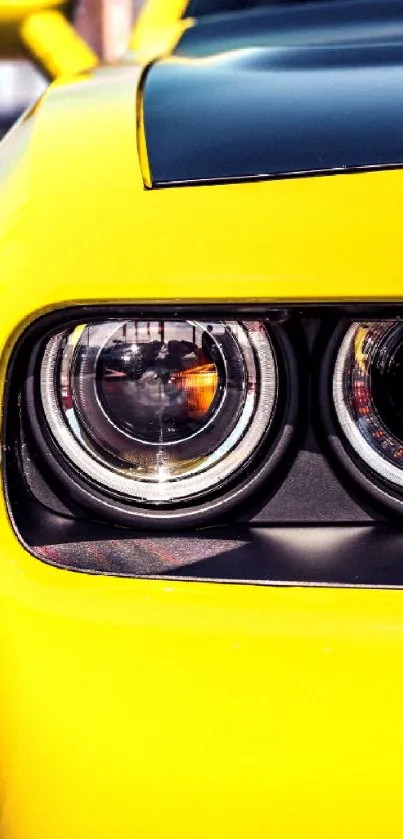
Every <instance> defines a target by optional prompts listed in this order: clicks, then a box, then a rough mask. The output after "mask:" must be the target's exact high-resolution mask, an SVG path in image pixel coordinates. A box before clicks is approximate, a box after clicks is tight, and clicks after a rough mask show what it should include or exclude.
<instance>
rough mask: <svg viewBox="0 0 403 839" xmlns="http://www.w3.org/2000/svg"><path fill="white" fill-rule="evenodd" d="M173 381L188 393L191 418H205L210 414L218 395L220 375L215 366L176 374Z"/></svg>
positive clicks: (209, 365)
mask: <svg viewBox="0 0 403 839" xmlns="http://www.w3.org/2000/svg"><path fill="white" fill-rule="evenodd" d="M172 380H173V381H174V382H175V384H177V385H178V386H179V387H180V388H182V389H183V390H184V392H185V393H186V397H187V400H186V402H187V405H186V407H187V412H188V414H189V416H190V417H191V418H192V419H201V418H202V417H204V416H205V415H206V414H207V413H208V412H209V410H210V408H211V406H212V404H213V401H214V397H215V395H216V393H217V386H218V374H217V368H216V366H215V364H204V365H200V366H198V367H192V368H190V369H189V370H185V371H183V372H181V373H176V374H174V375H173V376H172Z"/></svg>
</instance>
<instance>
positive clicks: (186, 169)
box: [144, 42, 403, 185]
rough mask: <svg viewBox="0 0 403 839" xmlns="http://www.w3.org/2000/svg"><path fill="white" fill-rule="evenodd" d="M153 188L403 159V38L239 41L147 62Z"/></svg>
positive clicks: (146, 105) (385, 164) (344, 168)
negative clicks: (206, 53)
mask: <svg viewBox="0 0 403 839" xmlns="http://www.w3.org/2000/svg"><path fill="white" fill-rule="evenodd" d="M144 116H145V131H146V140H147V148H148V155H149V161H150V168H151V175H152V181H153V184H154V185H164V184H165V185H167V184H170V183H178V182H179V183H183V182H185V183H189V182H190V183H193V182H200V181H221V180H224V181H226V180H238V179H253V178H258V177H285V176H290V175H300V174H309V173H319V174H320V173H328V172H332V171H349V170H356V169H359V168H367V167H379V168H384V167H388V166H400V165H403V43H401V44H400V43H379V42H371V43H364V44H359V45H351V44H342V45H330V44H327V45H322V46H317V45H303V46H284V47H249V48H247V47H245V48H242V49H239V50H234V51H229V52H225V53H218V54H217V55H213V56H210V57H208V58H204V59H203V58H202V59H197V58H192V57H187V58H185V57H181V58H179V57H172V58H170V59H166V60H163V61H161V62H160V63H158V64H156V65H154V66H153V67H152V68H151V70H150V71H149V73H148V76H147V79H146V83H145V92H144Z"/></svg>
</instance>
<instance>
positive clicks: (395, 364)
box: [333, 320, 403, 489]
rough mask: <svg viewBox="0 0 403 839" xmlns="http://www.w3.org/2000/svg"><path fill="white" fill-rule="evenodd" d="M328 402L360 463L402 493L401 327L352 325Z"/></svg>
mask: <svg viewBox="0 0 403 839" xmlns="http://www.w3.org/2000/svg"><path fill="white" fill-rule="evenodd" d="M333 401H334V406H335V409H336V414H337V418H338V421H339V424H340V426H341V428H342V430H343V432H344V434H345V437H346V439H347V441H348V443H349V444H350V446H351V447H352V449H353V450H354V451H355V453H356V455H358V457H359V459H360V460H361V461H362V463H363V464H364V465H365V466H366V467H369V468H370V470H371V472H372V473H373V474H375V475H376V476H378V477H379V478H381V479H382V480H384V481H386V482H387V483H388V484H389V485H392V486H394V487H396V488H399V489H403V323H401V322H400V321H396V320H395V321H393V320H392V321H391V320H379V321H372V322H359V323H358V322H356V323H353V324H352V326H351V327H350V328H349V329H348V330H347V332H346V333H345V335H344V338H343V340H342V343H341V345H340V348H339V351H338V354H337V358H336V364H335V370H334V377H333Z"/></svg>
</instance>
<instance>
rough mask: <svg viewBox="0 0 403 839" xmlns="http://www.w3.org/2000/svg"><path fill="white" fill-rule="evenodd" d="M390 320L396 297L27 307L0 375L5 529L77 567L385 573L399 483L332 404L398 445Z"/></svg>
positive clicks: (394, 551) (349, 577) (342, 577)
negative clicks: (389, 302) (358, 442)
mask: <svg viewBox="0 0 403 839" xmlns="http://www.w3.org/2000/svg"><path fill="white" fill-rule="evenodd" d="M364 333H365V335H366V338H367V344H365V341H364ZM357 336H358V337H357ZM402 336H403V330H402V327H401V321H400V310H399V307H397V306H394V307H392V306H388V307H386V306H382V307H381V306H363V305H361V306H359V305H357V306H348V307H347V306H341V305H334V306H316V305H315V306H313V305H310V306H299V305H287V306H282V307H280V306H276V307H274V306H270V305H266V304H261V305H259V306H256V305H246V304H245V305H243V306H240V305H238V306H229V305H222V306H221V305H215V306H181V307H173V306H169V305H167V306H158V307H156V306H153V307H148V306H147V307H146V306H143V307H140V306H118V305H117V306H88V307H75V308H70V309H65V310H63V311H61V312H54V313H52V314H51V315H47V316H43V317H41V318H38V320H36V321H35V322H34V323H33V324H32V325H31V326H30V327H29V328H28V329H27V330H26V332H25V334H24V335H23V337H22V339H21V340H20V341H19V342H18V343H17V345H16V347H15V350H14V352H13V355H12V358H11V362H10V366H9V370H8V374H7V385H6V391H5V415H4V416H5V421H4V432H3V463H4V470H3V472H4V489H5V494H6V498H7V503H8V510H9V515H10V518H11V521H12V524H13V526H14V528H15V530H16V532H17V534H18V536H19V538H20V539H21V540H22V541H23V543H24V544H25V545H26V547H27V548H28V549H29V550H31V551H33V552H34V553H35V554H36V555H37V556H39V557H40V558H42V559H45V560H46V561H49V562H53V563H55V564H57V565H62V566H63V567H68V568H72V569H77V570H86V571H91V572H96V573H113V574H129V575H134V576H142V575H146V576H150V575H151V576H152V575H153V574H157V575H160V574H163V575H164V576H172V575H173V576H178V575H179V576H183V577H185V578H186V579H187V578H189V577H195V578H203V579H225V580H238V579H241V580H243V581H245V582H251V581H259V582H267V581H269V582H280V581H281V582H287V583H290V582H303V583H307V582H308V583H326V582H331V583H336V584H361V585H362V584H369V585H372V584H376V585H379V584H400V575H401V578H402V581H403V571H402V572H401V571H400V549H401V546H402V544H403V543H402V540H403V491H402V490H401V488H400V483H399V481H397V482H396V481H395V482H393V481H390V480H389V479H388V478H387V477H386V478H385V475H384V474H381V472H380V471H379V470H378V469H377V468H376V466H375V465H374V464H375V463H376V462H377V461H376V459H375V460H372V461H371V460H368V459H366V458H365V457H363V456H362V452H361V451H360V450H359V449H357V447H356V446H354V441H353V438H352V436H351V434H349V426H348V424H347V425H346V423H345V422H344V414H343V411H342V410H340V405H343V404H344V406H345V411H347V413H348V417H349V422H350V425H351V428H354V424H355V425H356V426H357V428H358V429H359V431H358V433H359V434H361V436H363V439H364V440H366V443H367V444H368V445H370V447H371V446H372V447H373V450H374V451H375V448H376V446H378V451H377V452H376V453H377V454H378V455H379V456H380V457H383V459H384V460H385V455H384V450H383V449H382V439H383V438H382V439H381V437H379V431H381V432H382V433H384V431H385V429H386V432H387V433H388V434H389V437H390V439H391V440H392V438H393V446H392V447H391V443H390V440H389V443H388V445H389V448H388V452H389V454H390V452H391V451H393V453H397V463H399V457H400V455H399V452H400V449H401V451H402V455H403V400H402V423H401V428H402V431H401V434H402V445H401V446H400V439H399V434H400V425H399V423H400V414H399V404H400V402H399V399H400V395H399V394H400V391H399V381H400V379H399V376H400V373H399V370H400V361H401V357H402V361H403V338H402ZM361 339H362V341H361V344H360V340H361ZM363 341H364V343H363ZM364 345H365V346H364ZM365 348H366V349H365ZM368 348H369V349H370V352H369V355H368V353H367V350H368ZM365 353H367V355H368V359H367V365H366V366H365V364H364V365H363V357H364V355H365ZM365 388H366V390H365ZM364 392H365V393H364ZM363 393H364V395H365V394H366V396H365V398H366V400H367V401H366V402H365V400H364V402H363V401H362V395H363ZM351 394H352V396H351ZM368 394H370V395H368ZM350 397H351V398H350ZM343 400H344V401H343ZM360 400H361V402H360ZM360 406H361V409H362V410H363V412H362V413H361V414H360ZM368 411H372V412H373V417H372V414H371V415H370V414H369V413H368ZM374 417H375V420H374ZM363 418H364V419H365V423H366V426H365V429H364V424H363V423H364V420H363ZM381 426H382V427H381ZM368 435H369V436H368ZM371 435H372V437H371ZM370 438H371V439H370ZM368 440H369V443H368ZM380 440H381V442H379V441H380ZM371 441H372V442H371ZM374 441H375V442H376V446H375V443H374ZM374 446H375V447H374ZM379 446H380V448H379ZM388 456H389V455H388ZM402 462H403V456H402ZM393 465H394V467H395V468H399V466H396V458H395V459H394V461H393ZM399 474H400V473H399ZM402 474H403V472H402ZM402 486H403V480H402ZM370 534H372V536H370ZM372 537H374V538H372ZM368 540H369V541H368ZM385 540H386V541H385ZM386 542H387V543H388V546H389V547H388V552H389V553H388V558H387V557H386V556H385V555H384V553H383V550H381V551H380V553H379V546H380V545H381V546H383V545H386ZM345 545H347V546H348V548H347V549H346V551H344V548H343V550H342V546H345ZM368 545H370V547H368ZM375 545H377V548H376V551H377V552H375V553H374V552H373V550H372V548H373V547H374V546H375ZM363 546H365V547H363ZM374 550H375V548H374ZM391 556H392V557H393V561H392V560H390V557H391ZM386 560H387V561H386ZM385 563H386V564H385ZM402 567H403V564H402Z"/></svg>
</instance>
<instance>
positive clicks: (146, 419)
mask: <svg viewBox="0 0 403 839" xmlns="http://www.w3.org/2000/svg"><path fill="white" fill-rule="evenodd" d="M277 399H278V373H277V363H276V355H275V351H274V348H273V345H272V342H271V339H270V337H269V334H268V332H267V330H266V328H265V326H264V325H263V323H261V322H259V321H215V322H214V321H212V322H208V323H207V322H201V321H191V320H184V321H175V320H159V321H157V320H155V321H148V322H146V321H140V320H108V321H103V322H93V323H84V324H81V325H79V326H75V327H71V328H69V329H65V330H62V331H59V332H57V333H56V334H54V335H53V336H52V337H51V338H49V339H48V340H47V342H46V345H45V348H44V352H43V356H42V360H41V363H40V400H41V406H42V412H43V416H44V420H45V424H46V426H47V428H48V432H49V433H50V435H51V437H52V439H53V441H54V443H55V444H56V446H57V448H58V450H59V452H60V454H61V455H62V456H63V457H64V458H65V459H66V460H67V461H68V462H69V464H70V465H71V467H72V468H73V469H75V470H77V471H78V472H79V473H80V475H81V477H83V478H84V479H85V480H86V481H88V482H89V483H91V484H93V485H94V486H96V487H97V489H98V490H99V489H101V490H103V491H106V492H108V493H110V494H112V495H113V496H115V497H120V498H124V499H127V500H129V501H134V502H137V503H142V504H149V505H153V504H157V505H164V504H173V503H174V504H175V503H176V502H183V503H186V502H187V501H188V500H189V499H191V498H193V497H197V496H200V495H203V494H204V493H206V492H209V491H211V490H212V489H214V487H216V486H217V485H219V486H222V485H223V484H225V483H226V482H228V481H229V480H232V479H233V477H234V475H236V474H237V473H238V472H239V471H240V470H241V469H243V468H245V466H246V465H247V464H248V462H249V461H250V459H251V458H252V457H253V455H254V454H255V452H256V450H257V449H258V448H259V446H260V444H261V443H262V441H263V440H264V438H265V437H266V436H267V433H268V431H269V429H270V427H271V423H272V419H273V416H274V412H275V408H276V403H277Z"/></svg>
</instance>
